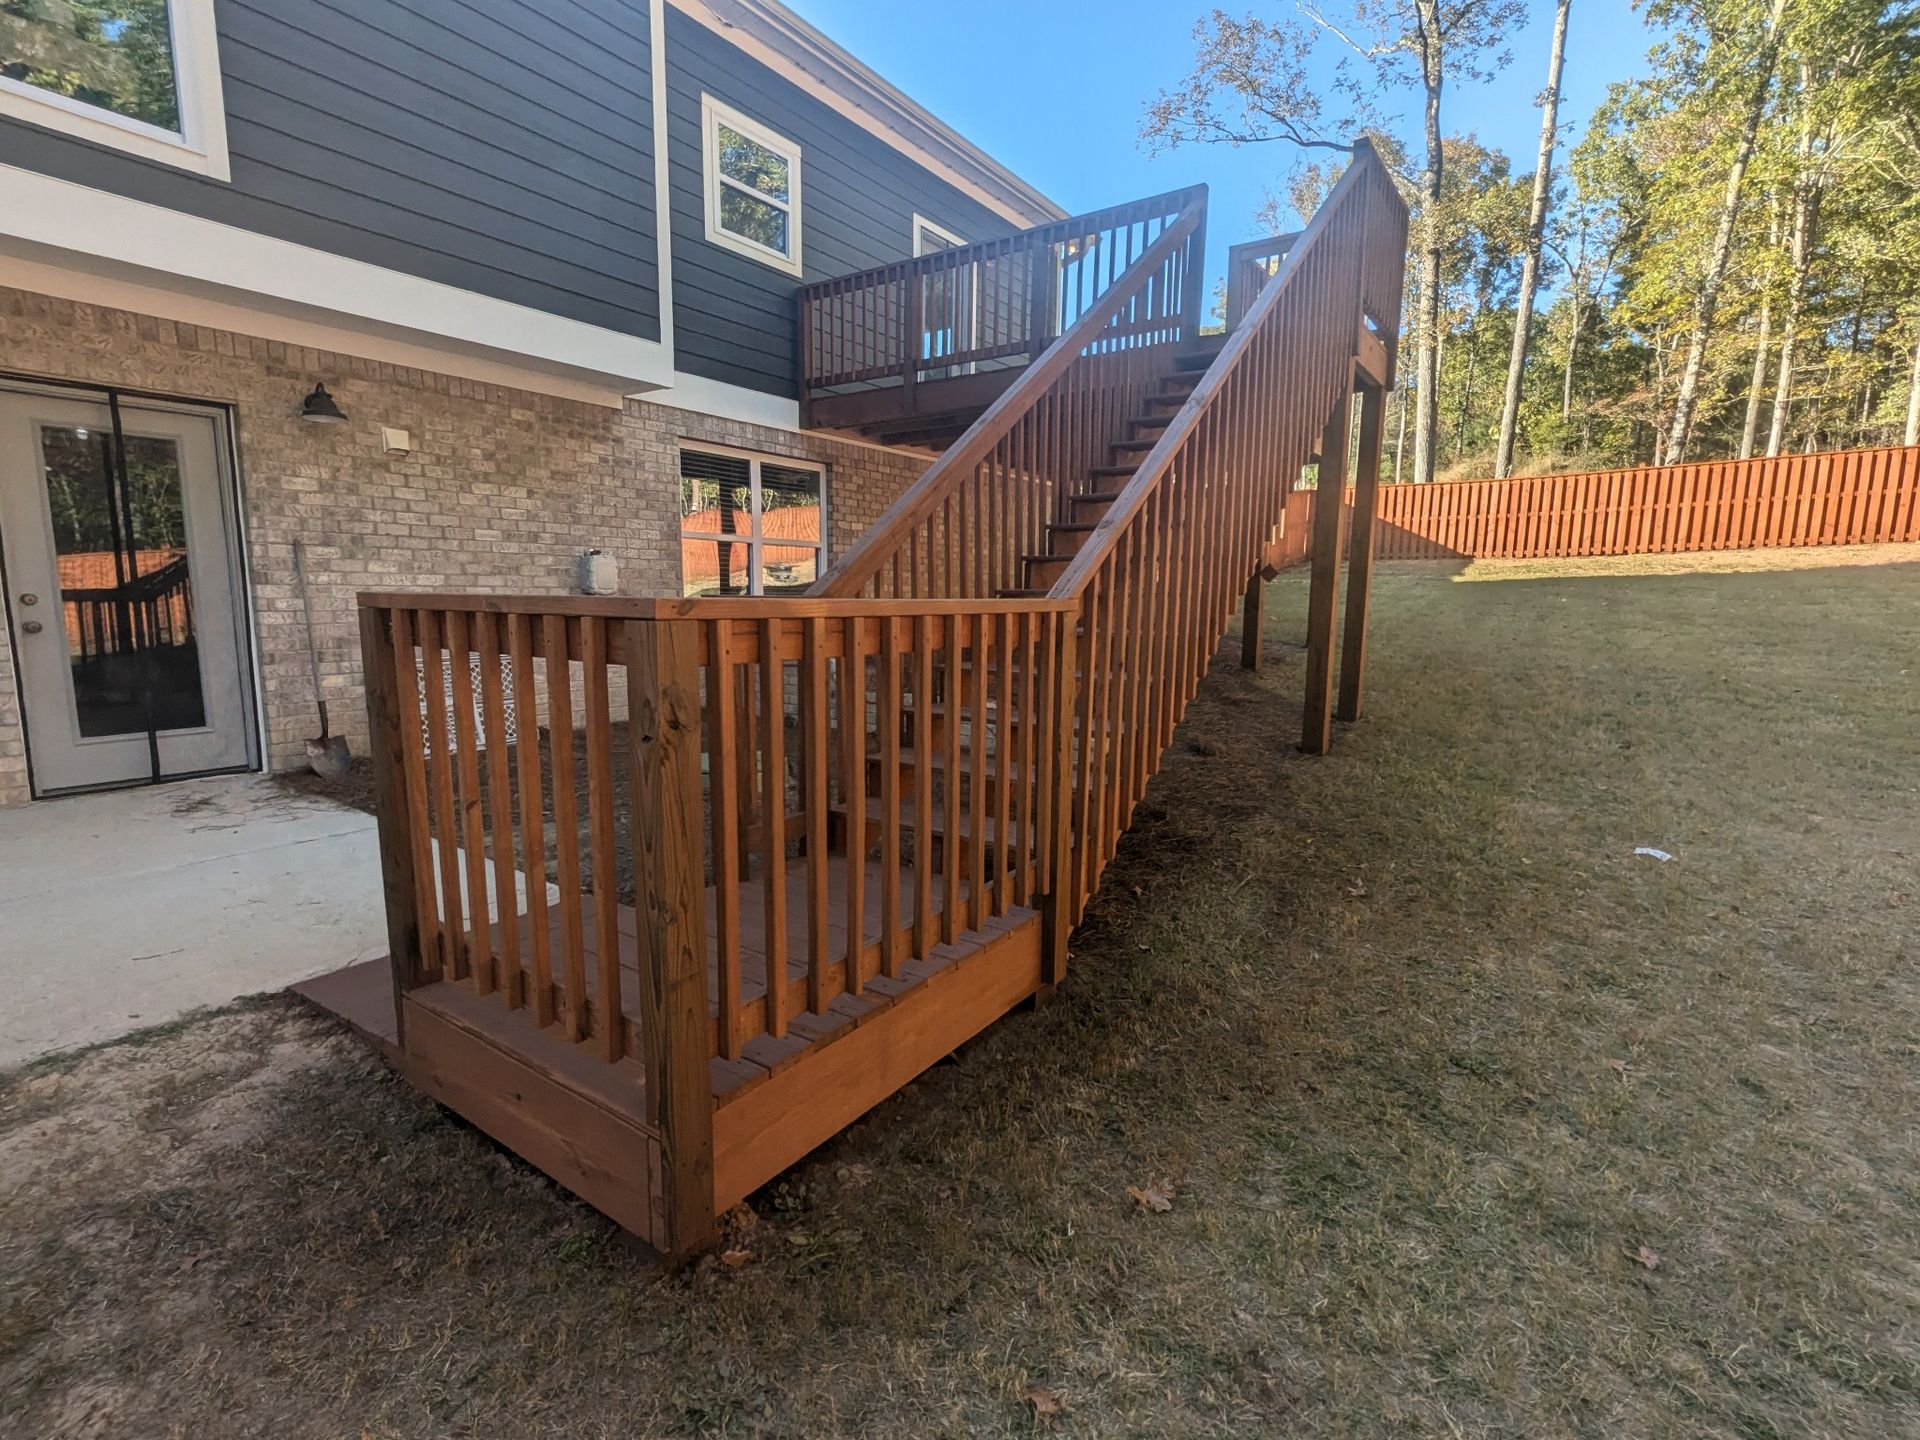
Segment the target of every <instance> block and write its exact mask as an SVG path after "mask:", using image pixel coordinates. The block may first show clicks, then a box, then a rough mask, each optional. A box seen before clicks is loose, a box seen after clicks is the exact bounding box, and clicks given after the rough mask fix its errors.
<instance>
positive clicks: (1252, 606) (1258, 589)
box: [1240, 569, 1267, 670]
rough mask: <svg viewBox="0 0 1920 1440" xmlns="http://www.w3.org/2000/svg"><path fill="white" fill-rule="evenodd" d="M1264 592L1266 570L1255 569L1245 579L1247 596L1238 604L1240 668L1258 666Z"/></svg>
mask: <svg viewBox="0 0 1920 1440" xmlns="http://www.w3.org/2000/svg"><path fill="white" fill-rule="evenodd" d="M1266 594H1267V575H1266V571H1265V570H1264V569H1256V570H1255V571H1254V572H1253V578H1252V579H1251V580H1249V581H1247V598H1246V599H1245V601H1243V602H1242V603H1241V606H1240V668H1241V669H1242V670H1258V669H1259V668H1260V619H1261V616H1262V615H1263V614H1264V613H1265V610H1266V606H1265V604H1264V601H1265V599H1266Z"/></svg>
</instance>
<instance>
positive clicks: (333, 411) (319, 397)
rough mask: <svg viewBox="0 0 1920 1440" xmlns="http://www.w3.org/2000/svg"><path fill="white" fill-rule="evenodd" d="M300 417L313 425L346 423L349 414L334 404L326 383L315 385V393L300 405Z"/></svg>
mask: <svg viewBox="0 0 1920 1440" xmlns="http://www.w3.org/2000/svg"><path fill="white" fill-rule="evenodd" d="M300 418H301V419H302V420H305V421H307V422H308V423H309V424H313V425H344V424H346V423H347V415H346V412H345V411H344V410H342V409H341V408H340V407H339V406H338V405H336V404H334V402H333V396H331V395H329V394H328V393H327V387H326V386H324V385H315V386H314V387H313V393H312V394H310V395H309V396H307V398H306V400H305V401H304V402H303V403H302V404H301V406H300Z"/></svg>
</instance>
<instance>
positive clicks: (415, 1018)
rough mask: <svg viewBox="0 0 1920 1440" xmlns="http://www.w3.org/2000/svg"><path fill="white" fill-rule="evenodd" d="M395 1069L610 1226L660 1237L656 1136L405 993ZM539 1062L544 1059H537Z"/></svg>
mask: <svg viewBox="0 0 1920 1440" xmlns="http://www.w3.org/2000/svg"><path fill="white" fill-rule="evenodd" d="M403 1003H404V1005H405V1008H406V1032H405V1033H406V1037H407V1039H406V1052H405V1054H404V1055H403V1056H402V1057H401V1060H400V1065H399V1068H400V1072H401V1073H402V1074H403V1075H405V1076H406V1077H407V1079H408V1080H410V1081H411V1082H412V1083H413V1084H414V1085H416V1086H418V1087H419V1088H420V1089H421V1090H424V1091H425V1092H426V1093H427V1094H428V1095H431V1096H432V1097H433V1098H434V1099H435V1100H438V1101H439V1102H440V1103H441V1104H442V1105H445V1106H446V1107H447V1108H448V1109H450V1110H452V1111H454V1112H455V1113H457V1114H458V1115H460V1116H461V1117H462V1118H463V1119H465V1120H467V1121H468V1122H470V1123H471V1124H473V1125H475V1126H477V1127H478V1128H479V1129H481V1130H483V1131H485V1132H486V1133H487V1134H488V1135H490V1136H492V1137H493V1138H494V1139H495V1140H497V1141H499V1142H500V1143H501V1144H502V1145H505V1146H506V1147H507V1148H508V1149H509V1150H512V1151H513V1152H514V1153H515V1154H517V1155H519V1156H520V1158H521V1159H523V1160H525V1161H527V1162H528V1163H529V1164H531V1165H533V1166H535V1167H536V1168H538V1169H540V1170H542V1171H544V1172H545V1173H546V1174H547V1175H549V1176H550V1177H552V1178H553V1179H554V1180H556V1181H558V1182H559V1183H560V1184H561V1185H563V1186H565V1187H566V1188H567V1189H568V1190H571V1191H572V1192H573V1193H574V1194H575V1195H578V1196H579V1197H580V1198H581V1199H582V1200H585V1201H586V1202H587V1203H588V1204H589V1205H592V1206H593V1207H594V1208H595V1209H597V1210H599V1211H600V1212H601V1213H602V1214H604V1215H606V1216H607V1217H608V1218H609V1219H611V1220H613V1221H614V1222H615V1223H616V1224H618V1225H620V1226H622V1227H623V1228H625V1229H627V1230H629V1231H631V1232H633V1233H634V1234H635V1235H638V1236H640V1237H641V1238H642V1239H644V1240H647V1241H649V1242H654V1241H656V1240H657V1238H658V1237H659V1235H660V1228H659V1221H658V1216H659V1213H660V1198H659V1197H660V1187H661V1155H660V1141H659V1137H658V1136H657V1135H655V1134H654V1133H653V1132H651V1131H649V1130H647V1129H644V1128H643V1127H641V1126H640V1125H639V1124H637V1123H636V1122H635V1120H634V1119H633V1117H632V1116H631V1115H626V1114H622V1113H620V1112H619V1111H617V1110H615V1109H612V1108H609V1107H608V1106H606V1105H604V1104H601V1103H600V1102H599V1101H597V1100H594V1099H591V1098H589V1097H588V1096H586V1095H585V1094H583V1093H582V1092H581V1091H579V1090H577V1089H575V1088H574V1087H573V1086H571V1085H568V1084H564V1083H561V1082H560V1081H558V1080H556V1079H555V1078H554V1076H553V1074H552V1072H551V1071H550V1070H548V1069H547V1068H545V1067H544V1066H543V1065H542V1064H541V1063H540V1060H539V1059H538V1058H535V1057H533V1056H530V1055H527V1054H525V1053H523V1052H521V1051H519V1050H516V1049H512V1048H507V1047H503V1046H502V1045H500V1044H497V1043H496V1042H495V1041H494V1040H493V1039H491V1038H488V1037H486V1036H484V1035H482V1034H481V1033H480V1032H479V1031H476V1030H472V1029H469V1028H468V1027H467V1026H465V1025H462V1024H460V1023H458V1022H457V1021H455V1020H452V1019H450V1018H449V1017H448V1016H447V1014H446V1013H445V1012H444V1011H443V1010H442V1009H440V1008H439V1007H438V1006H436V1005H435V1004H434V1003H432V1002H430V1001H423V1000H421V999H419V998H417V994H416V993H409V994H408V996H407V997H406V999H405V1001H404V1002H403ZM541 1058H544V1057H541Z"/></svg>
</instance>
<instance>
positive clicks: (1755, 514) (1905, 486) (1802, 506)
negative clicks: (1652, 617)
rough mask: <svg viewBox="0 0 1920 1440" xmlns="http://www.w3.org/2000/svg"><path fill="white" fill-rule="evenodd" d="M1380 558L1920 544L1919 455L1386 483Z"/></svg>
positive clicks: (1848, 454) (1837, 454) (1835, 454)
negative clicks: (1514, 478) (1904, 542)
mask: <svg viewBox="0 0 1920 1440" xmlns="http://www.w3.org/2000/svg"><path fill="white" fill-rule="evenodd" d="M1379 518H1380V520H1381V521H1382V522H1383V523H1382V525H1381V528H1380V531H1379V535H1378V538H1377V541H1376V544H1377V547H1378V549H1377V553H1378V555H1379V558H1381V559H1383V560H1428V559H1440V558H1445V557H1450V556H1472V557H1474V558H1479V559H1531V558H1545V557H1553V556H1569V555H1640V554H1653V553H1659V552H1663V551H1666V552H1671V551H1681V550H1740V549H1748V548H1758V547H1763V546H1774V545H1864V544H1871V543H1874V542H1878V541H1897V540H1920V448H1915V447H1907V448H1896V449H1885V450H1835V451H1824V452H1821V453H1818V454H1813V455H1781V456H1778V457H1776V458H1772V459H1761V460H1715V461H1706V462H1703V463H1700V464H1695V465H1659V466H1654V465H1649V466H1643V467H1641V468H1639V469H1636V470H1603V471H1596V472H1590V473H1587V474H1580V475H1542V476H1536V477H1532V478H1528V479H1522V480H1468V481H1460V482H1456V483H1452V484H1442V485H1384V486H1382V487H1381V489H1380V517H1379Z"/></svg>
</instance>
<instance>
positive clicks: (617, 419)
mask: <svg viewBox="0 0 1920 1440" xmlns="http://www.w3.org/2000/svg"><path fill="white" fill-rule="evenodd" d="M0 369H4V370H9V371H14V372H17V373H20V374H24V375H29V376H43V377H46V378H49V379H63V380H78V381H84V382H89V383H93V384H103V385H104V384H112V385H120V386H125V387H128V388H132V389H140V390H147V391H153V392H158V393H163V394H168V395H175V396H178V397H180V398H182V399H191V400H205V401H218V402H222V403H225V404H229V405H232V406H233V407H234V415H235V418H236V422H237V426H238V431H239V466H240V487H241V494H242V499H243V505H242V509H243V513H244V516H245V522H246V530H247V537H246V540H247V543H246V551H247V559H248V564H249V567H250V570H251V581H252V586H251V590H252V603H253V609H254V617H255V623H256V626H257V628H258V633H259V652H258V663H259V665H260V669H261V680H262V688H263V691H264V695H265V702H266V712H267V733H268V752H269V753H268V758H269V761H270V762H271V763H272V764H274V765H275V766H283V765H295V764H299V763H302V761H303V756H304V750H303V747H302V744H301V741H302V737H304V736H306V735H308V734H310V733H312V731H313V730H314V728H315V727H314V715H313V706H312V684H311V681H310V680H309V678H308V673H307V648H306V636H305V631H304V629H303V627H302V609H301V602H300V599H299V594H298V590H297V586H296V584H295V579H294V571H293V559H292V556H293V549H292V546H293V541H294V540H295V539H301V540H304V541H305V542H306V544H307V547H308V560H309V567H310V575H311V580H312V584H313V589H314V597H313V600H314V619H315V623H316V626H317V628H318V630H319V636H320V651H321V670H322V675H323V681H322V683H323V685H324V687H325V689H326V692H327V697H328V700H329V703H330V708H331V710H332V713H333V715H334V717H335V720H336V724H337V725H338V727H339V728H341V729H344V730H345V731H346V733H347V734H348V735H349V736H350V737H352V738H353V739H354V740H355V741H356V742H360V741H363V740H364V730H365V715H364V712H363V707H362V695H361V690H360V662H359V630H358V623H357V620H356V617H355V613H354V596H355V594H356V593H357V592H358V591H361V590H367V589H407V588H413V587H423V588H435V589H459V590H497V591H514V592H521V593H536V594H564V593H566V592H567V591H569V590H570V589H571V588H572V585H573V583H574V576H575V565H576V557H577V556H578V554H579V552H580V551H582V550H585V549H588V548H591V547H596V546H597V547H599V548H601V549H604V550H607V551H609V552H611V553H612V554H613V555H614V556H616V557H617V558H618V560H619V563H620V588H621V589H622V590H623V591H625V592H627V593H630V594H636V595H654V594H676V593H678V591H679V587H680V576H679V564H680V559H679V546H678V526H679V480H678V475H679V459H678V449H679V446H680V443H681V441H682V440H692V441H706V442H708V443H713V444H723V445H730V446H734V447H737V448H740V449H745V450H753V451H757V452H761V453H765V454H769V455H785V456H790V457H796V458H804V459H808V460H812V461H816V462H824V463H825V464H826V465H827V466H828V467H829V473H828V500H827V504H828V513H829V525H830V528H831V543H832V545H833V546H834V547H836V548H844V547H845V546H847V545H848V544H850V543H851V542H852V540H853V539H854V537H855V536H857V535H858V534H859V533H860V531H861V530H862V529H864V528H865V527H866V526H867V525H869V524H871V523H872V521H873V520H874V519H875V517H877V516H878V515H879V513H880V511H881V510H883V509H884V508H885V507H886V506H887V505H888V504H889V503H891V501H892V500H893V498H894V497H895V496H896V495H898V494H899V493H900V491H901V490H903V489H904V488H906V486H907V485H909V484H911V483H912V481H913V480H914V479H915V478H916V477H917V476H918V475H919V474H920V472H921V470H922V469H923V468H924V467H925V464H926V462H925V461H924V460H923V459H920V458H918V457H915V456H912V455H907V454H902V453H899V452H894V451H885V450H880V449H876V448H874V447H870V446H861V445H849V444H844V443H841V442H837V441H834V440H830V439H826V438H823V437H817V436H812V435H802V434H798V433H795V432H792V431H786V430H776V429H770V428H767V427H764V426H757V425H750V424H746V423H744V422H740V421H733V420H724V419H719V418H716V417H713V416H709V415H702V414H698V413H696V412H692V411H685V410H677V409H672V408H670V407H667V406H664V405H655V404H649V403H646V402H641V401H628V402H627V406H626V409H625V410H624V411H617V410H613V409H610V408H607V407H604V406H597V405H591V404H586V403H584V402H577V401H571V400H562V399H556V398H554V397H551V396H544V395H535V394H531V393H528V392H525V391H519V390H512V389H507V388H504V387H501V386H497V385H489V384H484V383H481V382H479V381H471V380H463V379H459V378H457V377H454V376H449V375H443V374H437V373H434V372H432V371H425V370H414V369H408V368H406V367H402V366H396V365H388V364H383V363H380V362H376V361H372V360H364V359H360V358H358V357H355V356H349V355H339V354H334V353H331V352H326V351H315V350H308V349H303V348H301V347H299V346H291V345H286V344H282V343H280V342H278V341H268V340H260V339H256V338H251V337H248V336H245V335H238V334H233V333H230V332H227V331H219V330H209V329H205V328H199V327H194V326H190V325H183V324H176V323H174V322H172V321H169V320H161V319H156V318H154V317H153V316H149V315H136V314H132V313H129V312H127V311H123V310H112V309H106V308H103V307H97V306H89V305H81V304H75V303H73V302H70V301H65V300H59V299H54V298H50V297H47V296H43V295H36V294H32V293H29V292H24V291H19V290H8V289H4V288H0ZM316 380H318V381H322V382H324V383H325V384H326V386H327V388H328V389H329V390H330V391H331V392H332V393H333V395H334V397H335V399H336V400H337V401H338V402H339V404H340V407H341V408H342V409H343V410H344V411H345V412H346V413H347V415H348V416H349V423H348V424H346V425H340V426H318V425H310V424H307V423H305V422H303V421H302V420H300V418H299V408H300V401H301V398H302V397H303V396H304V395H305V394H306V392H307V391H308V390H309V389H310V388H311V387H312V385H313V383H314V382H315V381H316ZM382 425H391V426H395V427H398V428H400V429H404V430H407V431H409V432H410V433H411V435H412V439H413V445H414V449H413V452H412V453H411V454H409V455H406V456H400V457H392V456H388V455H387V454H386V453H385V452H384V450H383V449H382V448H381V443H380V427H381V426H382ZM25 793H26V765H25V757H24V746H23V743H22V737H21V728H20V716H19V707H18V703H17V695H16V691H15V686H14V680H13V674H12V657H11V655H10V653H9V651H8V649H7V647H6V637H5V634H4V632H0V804H5V803H10V802H17V801H19V800H23V799H24V798H25Z"/></svg>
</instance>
